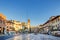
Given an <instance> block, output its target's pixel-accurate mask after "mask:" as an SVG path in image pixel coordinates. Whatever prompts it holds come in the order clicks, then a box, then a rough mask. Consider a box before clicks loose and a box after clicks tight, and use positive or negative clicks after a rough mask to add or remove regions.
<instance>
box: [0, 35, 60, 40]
mask: <svg viewBox="0 0 60 40" xmlns="http://www.w3.org/2000/svg"><path fill="white" fill-rule="evenodd" d="M1 39H2V40H60V37H55V36H51V35H45V34H36V35H35V34H20V35H16V36H2V37H0V40H1Z"/></svg>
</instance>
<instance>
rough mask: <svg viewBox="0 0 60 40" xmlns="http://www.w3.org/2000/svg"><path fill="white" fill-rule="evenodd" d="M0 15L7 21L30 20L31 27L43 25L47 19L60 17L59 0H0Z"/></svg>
mask: <svg viewBox="0 0 60 40" xmlns="http://www.w3.org/2000/svg"><path fill="white" fill-rule="evenodd" d="M0 13H3V14H4V15H5V16H6V17H7V19H9V20H11V19H14V20H18V21H21V22H27V20H28V19H30V20H31V25H38V24H43V23H45V22H46V21H47V20H48V19H49V17H51V16H55V15H60V0H0Z"/></svg>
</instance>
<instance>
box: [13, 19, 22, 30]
mask: <svg viewBox="0 0 60 40" xmlns="http://www.w3.org/2000/svg"><path fill="white" fill-rule="evenodd" d="M12 22H13V23H14V24H13V27H14V28H15V31H19V30H20V29H22V25H21V22H20V21H16V20H12Z"/></svg>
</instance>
